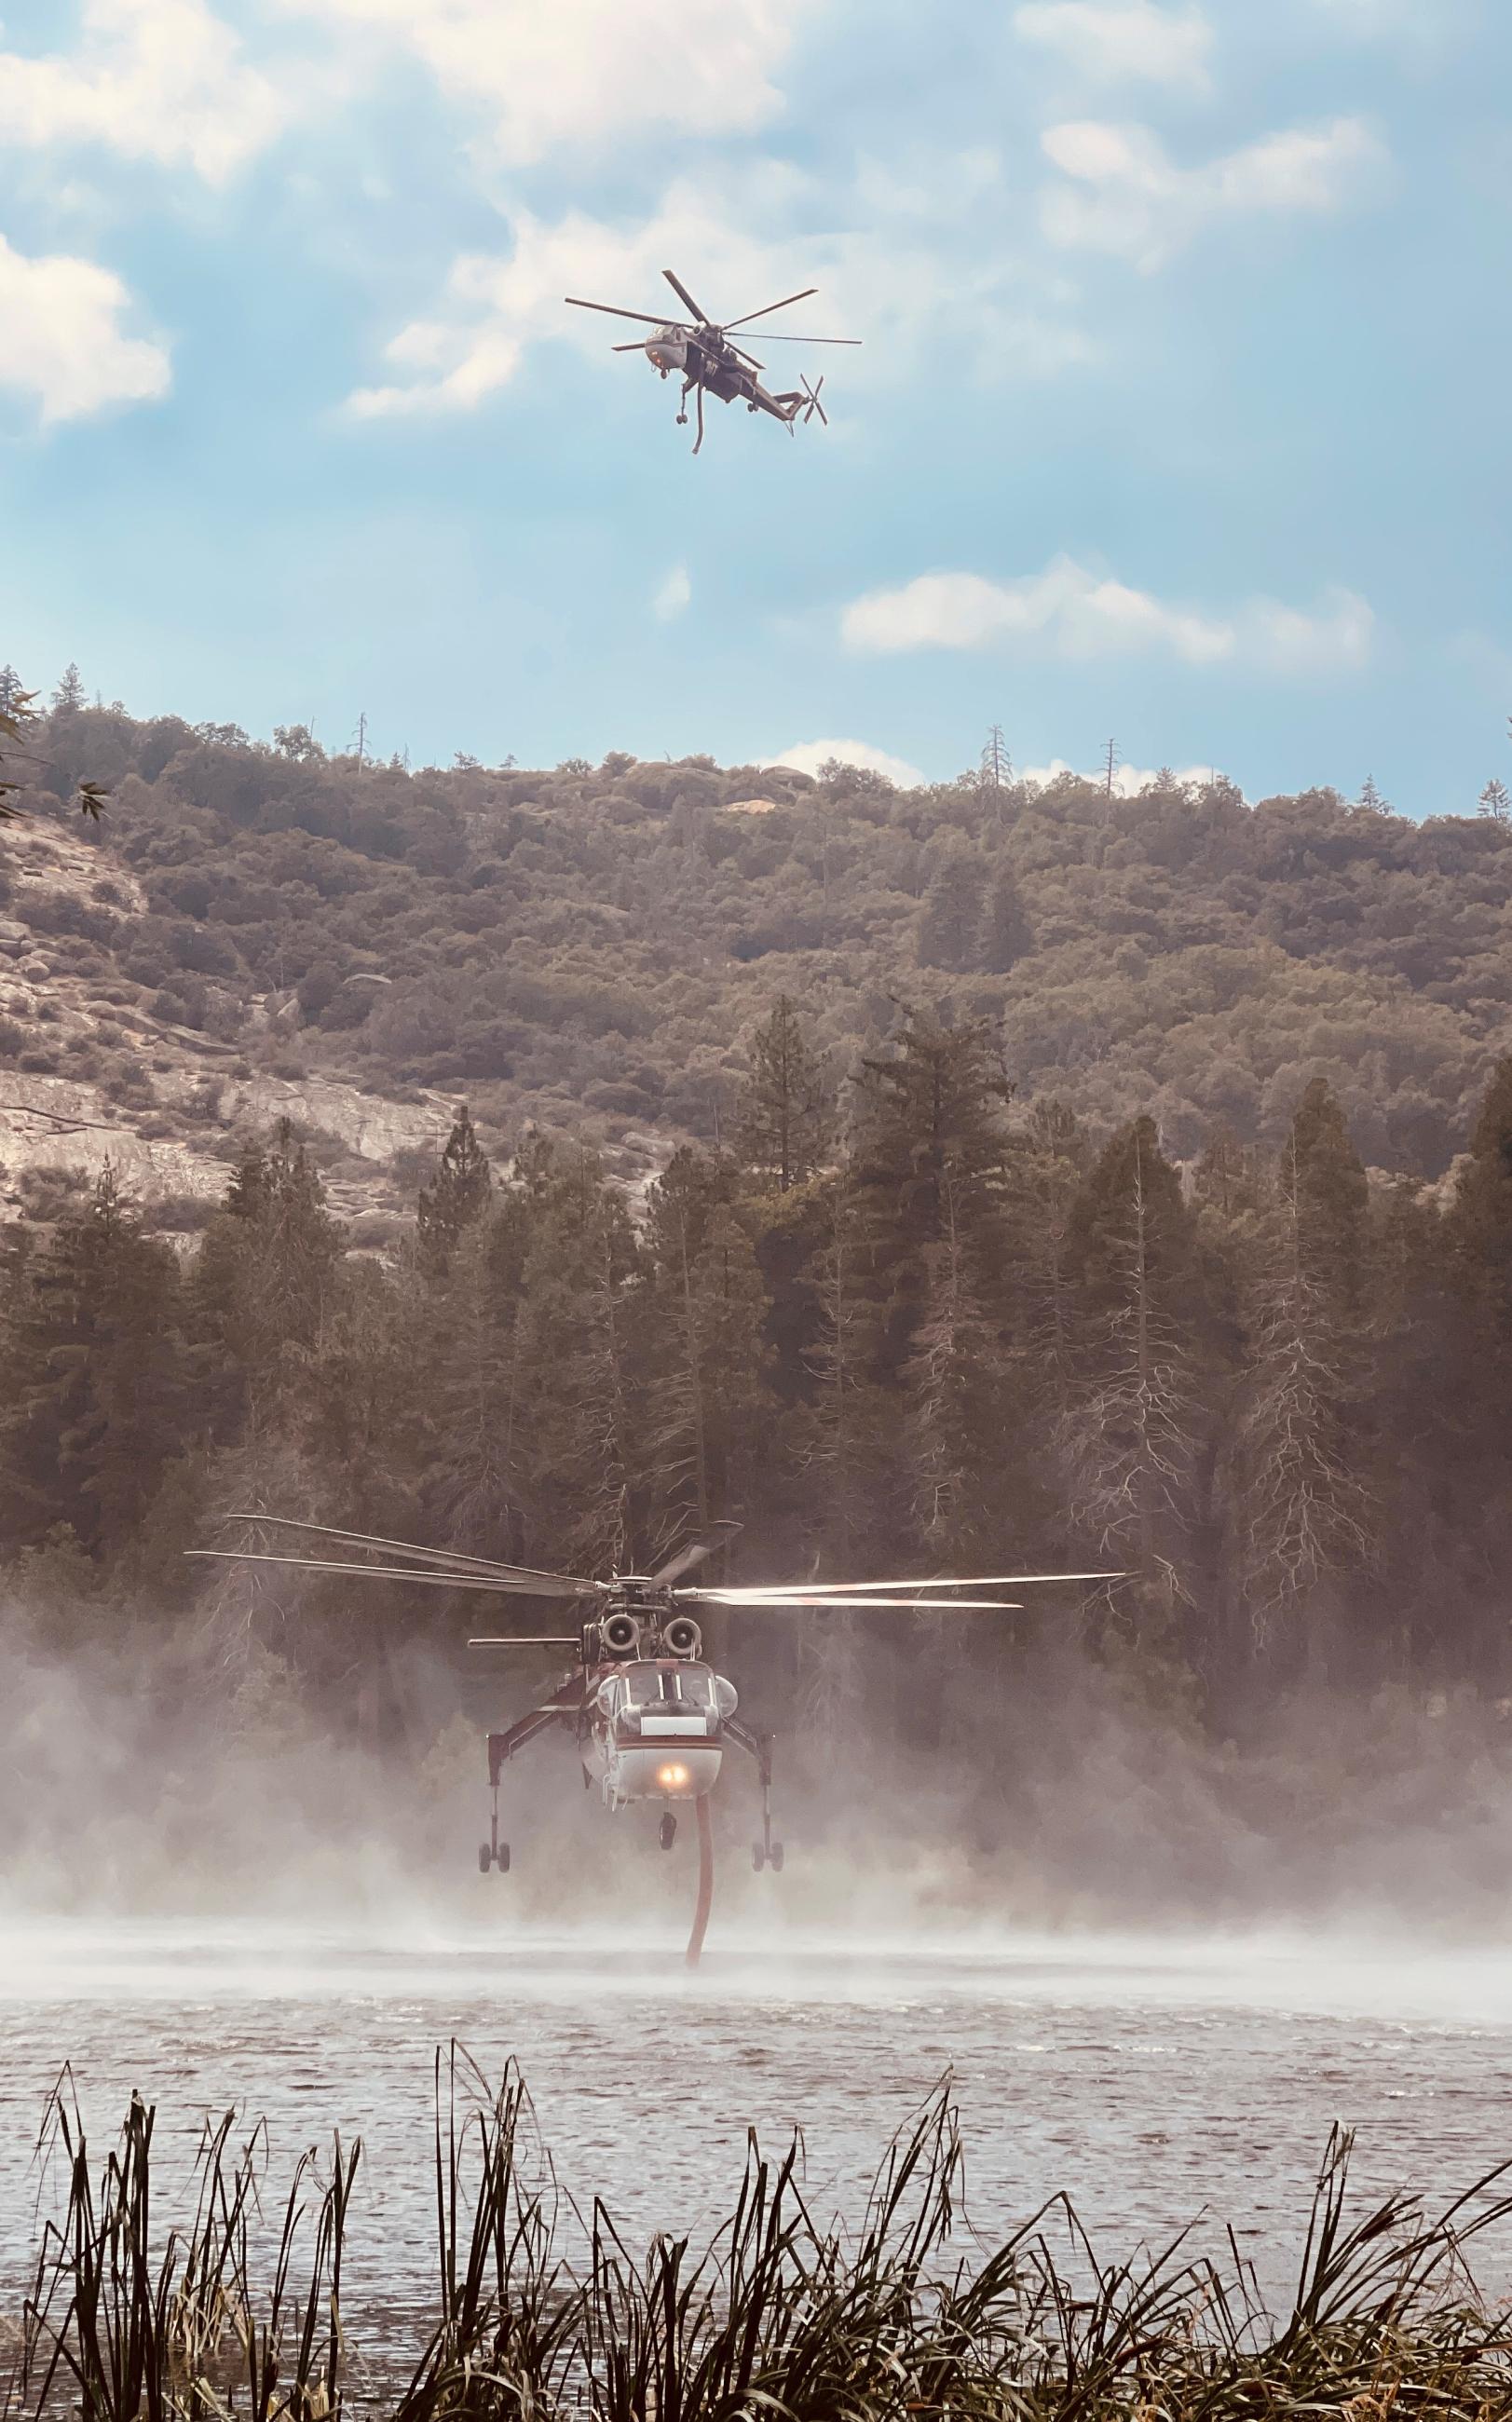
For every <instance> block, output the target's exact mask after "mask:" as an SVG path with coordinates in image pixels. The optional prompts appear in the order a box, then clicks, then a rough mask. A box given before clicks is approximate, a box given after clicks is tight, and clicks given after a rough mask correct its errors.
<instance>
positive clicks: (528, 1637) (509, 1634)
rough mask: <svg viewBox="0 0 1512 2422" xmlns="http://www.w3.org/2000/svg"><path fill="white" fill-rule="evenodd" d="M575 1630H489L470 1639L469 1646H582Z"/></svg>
mask: <svg viewBox="0 0 1512 2422" xmlns="http://www.w3.org/2000/svg"><path fill="white" fill-rule="evenodd" d="M582 1644H583V1643H582V1639H581V1637H580V1635H579V1634H578V1633H577V1632H575V1631H502V1632H494V1631H487V1632H483V1633H481V1634H480V1636H479V1637H478V1638H476V1639H473V1640H469V1641H468V1643H467V1645H468V1647H469V1648H581V1646H582Z"/></svg>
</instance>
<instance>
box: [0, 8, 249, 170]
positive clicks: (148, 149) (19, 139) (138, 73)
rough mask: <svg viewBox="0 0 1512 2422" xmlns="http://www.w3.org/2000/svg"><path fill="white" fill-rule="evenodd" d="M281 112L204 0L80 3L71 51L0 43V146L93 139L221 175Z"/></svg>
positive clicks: (128, 154) (129, 154) (125, 153)
mask: <svg viewBox="0 0 1512 2422" xmlns="http://www.w3.org/2000/svg"><path fill="white" fill-rule="evenodd" d="M284 116H285V104H284V103H283V102H282V101H281V100H280V99H279V97H278V95H277V94H276V91H275V89H274V87H273V86H272V85H271V84H270V83H269V82H268V81H267V79H266V78H265V77H263V76H261V75H260V74H259V73H258V72H257V71H256V70H255V69H252V68H249V67H247V66H246V65H245V64H244V62H243V59H242V57H241V44H240V42H239V40H238V39H237V37H236V35H235V34H234V33H233V32H232V31H231V29H230V27H229V26H228V25H226V24H223V23H222V22H221V20H220V19H219V18H218V17H216V16H214V15H213V13H212V11H211V10H210V9H209V8H207V7H206V6H205V5H204V0H87V6H86V8H85V10H84V16H83V20H82V23H81V26H80V32H79V39H78V42H77V45H76V47H75V49H74V50H73V51H72V52H71V53H70V54H65V53H62V52H54V53H51V54H49V55H44V56H41V57H28V56H24V55H21V54H20V53H17V52H13V51H0V143H15V144H25V145H29V146H32V147H35V148H41V147H43V146H46V145H52V144H85V145H99V146H102V147H103V148H104V149H107V150H111V151H115V152H118V153H119V154H120V155H121V156H122V157H123V158H125V159H129V160H151V161H154V162H156V163H158V164H159V165H162V166H165V167H172V166H177V165H181V164H186V165H188V166H190V167H192V168H194V169H195V170H196V171H197V174H198V175H199V176H201V177H203V178H204V179H206V180H207V181H208V182H210V183H212V184H219V183H222V182H223V181H225V179H227V178H228V177H229V176H230V175H231V174H232V173H233V171H234V170H235V169H237V168H239V167H240V166H241V165H243V163H244V161H246V160H248V159H250V158H251V157H252V155H253V154H254V153H255V152H257V151H259V150H260V149H262V147H263V146H264V145H265V144H266V143H268V142H269V141H270V140H271V139H272V137H273V135H274V134H276V131H277V129H278V127H279V125H280V124H281V123H282V121H283V118H284Z"/></svg>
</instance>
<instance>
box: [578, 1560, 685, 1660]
mask: <svg viewBox="0 0 1512 2422" xmlns="http://www.w3.org/2000/svg"><path fill="white" fill-rule="evenodd" d="M583 1645H584V1652H585V1655H586V1656H587V1657H588V1658H589V1659H590V1660H591V1659H593V1658H594V1656H595V1655H597V1656H599V1657H603V1658H606V1659H613V1660H614V1661H616V1662H624V1663H631V1662H634V1661H636V1660H637V1659H642V1658H655V1657H680V1658H689V1659H691V1658H696V1657H698V1656H699V1655H700V1654H701V1650H702V1647H703V1635H702V1633H701V1631H700V1629H699V1627H698V1625H697V1624H696V1623H695V1621H694V1620H693V1617H692V1616H691V1615H690V1614H684V1613H681V1612H679V1611H678V1608H677V1606H676V1604H675V1601H674V1599H673V1596H672V1593H671V1591H670V1589H669V1587H668V1586H667V1585H666V1583H665V1582H661V1581H647V1580H644V1579H642V1578H640V1577H639V1576H638V1575H637V1574H634V1573H624V1574H617V1575H616V1576H615V1579H614V1580H613V1581H612V1582H610V1583H609V1585H608V1587H607V1588H606V1591H605V1594H604V1605H603V1612H602V1613H601V1614H600V1616H599V1618H598V1621H597V1622H596V1623H591V1624H589V1625H588V1627H587V1628H586V1630H585V1633H584V1642H583Z"/></svg>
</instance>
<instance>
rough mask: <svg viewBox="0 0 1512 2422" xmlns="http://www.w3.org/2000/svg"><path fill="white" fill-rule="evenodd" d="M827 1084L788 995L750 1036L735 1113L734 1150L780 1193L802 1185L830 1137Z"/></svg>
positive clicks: (822, 1153)
mask: <svg viewBox="0 0 1512 2422" xmlns="http://www.w3.org/2000/svg"><path fill="white" fill-rule="evenodd" d="M829 1127H830V1112H829V1087H828V1085H827V1081H826V1076H825V1070H824V1066H823V1063H822V1062H821V1061H820V1060H819V1058H818V1056H817V1055H816V1053H815V1052H814V1051H813V1050H812V1048H811V1046H810V1044H809V1041H808V1038H807V1036H806V1035H805V1033H804V1030H803V1021H802V1019H801V1018H800V1017H799V1015H798V1013H797V1009H796V1006H795V1003H794V1001H793V1000H792V999H791V998H790V997H789V995H788V994H786V993H780V994H779V996H778V999H777V1002H776V1005H775V1006H774V1008H773V1010H772V1012H771V1014H770V1016H768V1017H767V1018H766V1019H765V1020H764V1022H763V1024H762V1025H760V1026H759V1027H758V1028H757V1030H756V1031H755V1033H754V1034H753V1035H752V1036H751V1040H750V1071H749V1074H748V1077H747V1078H746V1082H745V1085H744V1088H743V1090H742V1093H741V1098H740V1102H739V1106H738V1109H737V1114H736V1127H735V1149H736V1151H737V1153H738V1154H739V1156H740V1158H741V1159H742V1160H743V1161H744V1163H745V1165H746V1167H747V1168H748V1169H752V1170H755V1171H756V1172H758V1174H759V1175H761V1176H762V1177H764V1178H765V1179H768V1180H770V1181H771V1182H773V1183H775V1185H776V1187H777V1190H778V1192H779V1193H780V1194H786V1193H787V1192H788V1190H789V1188H790V1187H795V1186H802V1185H804V1184H805V1183H806V1182H807V1180H808V1179H809V1178H811V1176H812V1175H813V1172H814V1171H815V1170H816V1169H817V1168H818V1167H819V1165H820V1162H821V1161H822V1159H823V1158H824V1155H825V1151H826V1147H827V1142H828V1139H829Z"/></svg>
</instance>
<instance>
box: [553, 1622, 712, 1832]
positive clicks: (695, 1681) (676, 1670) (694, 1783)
mask: <svg viewBox="0 0 1512 2422" xmlns="http://www.w3.org/2000/svg"><path fill="white" fill-rule="evenodd" d="M734 1711H735V1690H734V1685H733V1683H732V1682H727V1681H726V1680H725V1678H724V1676H723V1675H719V1674H716V1673H714V1672H713V1670H712V1669H711V1668H710V1667H709V1666H707V1665H704V1664H702V1663H700V1662H698V1661H696V1660H693V1659H686V1658H677V1657H643V1658H637V1659H633V1660H629V1661H626V1662H624V1663H616V1664H614V1665H612V1666H609V1667H607V1668H606V1669H599V1670H598V1671H596V1672H595V1673H592V1674H591V1675H589V1676H588V1689H587V1691H586V1692H585V1706H584V1710H583V1730H582V1732H581V1734H580V1736H579V1741H578V1747H579V1750H580V1753H581V1755H582V1760H583V1771H584V1773H585V1775H587V1776H588V1777H590V1778H591V1780H593V1781H596V1782H597V1783H598V1785H599V1787H600V1789H601V1791H602V1793H603V1796H604V1803H605V1806H606V1808H611V1809H617V1808H628V1807H630V1806H632V1805H633V1804H634V1803H635V1802H636V1801H643V1800H656V1801H679V1800H700V1799H701V1798H702V1797H703V1795H704V1794H705V1793H706V1792H709V1791H712V1790H713V1788H714V1786H715V1785H716V1783H717V1781H718V1779H719V1769H720V1766H721V1764H722V1763H723V1758H724V1738H725V1725H726V1723H727V1722H728V1721H729V1719H730V1717H732V1715H733V1714H734Z"/></svg>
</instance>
